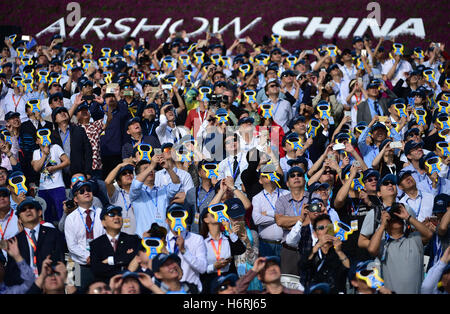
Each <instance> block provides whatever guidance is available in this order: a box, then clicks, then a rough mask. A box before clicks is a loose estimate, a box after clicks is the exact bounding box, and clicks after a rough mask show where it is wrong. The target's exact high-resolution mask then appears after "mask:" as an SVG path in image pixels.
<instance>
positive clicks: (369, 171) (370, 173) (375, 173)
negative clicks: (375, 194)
mask: <svg viewBox="0 0 450 314" xmlns="http://www.w3.org/2000/svg"><path fill="white" fill-rule="evenodd" d="M373 176H375V177H376V178H377V180H379V179H380V173H379V172H378V171H377V170H375V169H372V168H369V169H367V170H364V172H363V181H366V180H367V179H369V178H370V177H373Z"/></svg>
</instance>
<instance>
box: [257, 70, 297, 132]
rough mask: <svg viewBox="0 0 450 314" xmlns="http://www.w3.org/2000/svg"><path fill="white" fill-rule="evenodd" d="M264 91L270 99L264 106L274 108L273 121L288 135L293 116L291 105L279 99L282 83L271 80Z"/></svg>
mask: <svg viewBox="0 0 450 314" xmlns="http://www.w3.org/2000/svg"><path fill="white" fill-rule="evenodd" d="M264 90H265V92H266V95H267V96H268V97H269V99H268V100H267V101H266V102H264V104H266V103H267V104H271V105H272V106H273V120H274V121H275V122H276V123H277V124H278V125H280V126H281V127H282V128H283V130H284V132H285V133H287V132H288V131H289V127H288V122H289V121H291V119H292V118H293V115H292V110H291V105H290V103H289V102H288V101H287V100H284V99H280V98H279V92H280V83H278V80H276V79H272V80H269V81H268V82H267V85H266V86H265V87H264Z"/></svg>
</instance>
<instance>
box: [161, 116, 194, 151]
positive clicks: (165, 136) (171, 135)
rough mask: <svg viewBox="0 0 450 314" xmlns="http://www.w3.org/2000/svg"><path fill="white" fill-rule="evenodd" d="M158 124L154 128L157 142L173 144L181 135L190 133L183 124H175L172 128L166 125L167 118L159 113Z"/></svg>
mask: <svg viewBox="0 0 450 314" xmlns="http://www.w3.org/2000/svg"><path fill="white" fill-rule="evenodd" d="M159 122H160V124H159V126H158V127H157V128H156V130H155V131H156V135H158V139H159V142H160V143H161V145H162V144H164V143H172V144H175V143H176V142H177V141H178V140H180V139H181V138H182V137H183V136H185V135H188V134H190V131H188V130H186V128H185V127H184V126H175V127H174V128H173V129H172V128H171V127H169V126H168V125H167V118H166V116H165V115H163V114H161V116H160V117H159Z"/></svg>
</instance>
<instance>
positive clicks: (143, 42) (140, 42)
mask: <svg viewBox="0 0 450 314" xmlns="http://www.w3.org/2000/svg"><path fill="white" fill-rule="evenodd" d="M144 45H145V41H144V38H142V37H141V38H139V47H144Z"/></svg>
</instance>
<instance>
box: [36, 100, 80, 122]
mask: <svg viewBox="0 0 450 314" xmlns="http://www.w3.org/2000/svg"><path fill="white" fill-rule="evenodd" d="M63 105H64V107H65V108H67V110H70V108H72V102H71V101H70V99H68V98H63ZM52 111H53V110H52V108H51V107H50V104H49V103H48V98H45V99H42V100H41V116H42V117H43V118H46V117H50V118H51V116H52Z"/></svg>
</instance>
